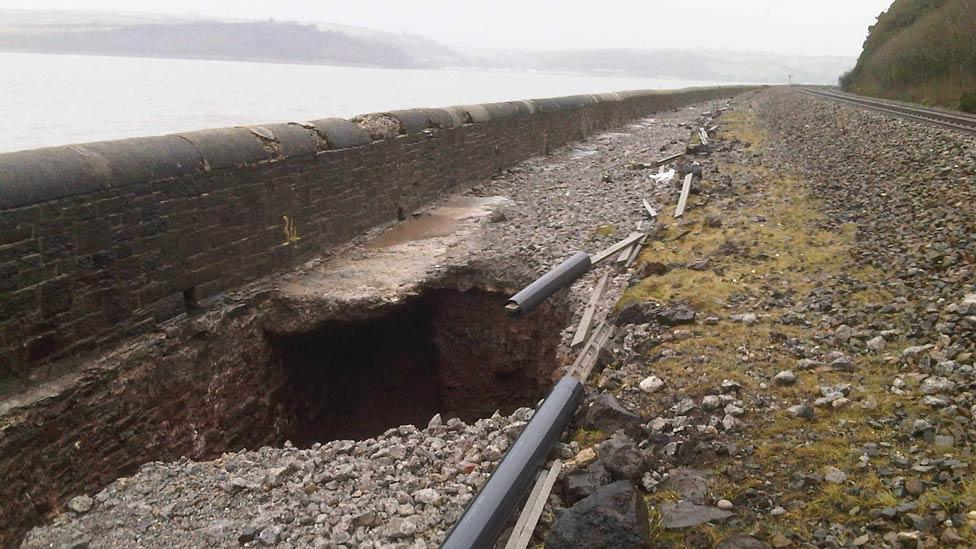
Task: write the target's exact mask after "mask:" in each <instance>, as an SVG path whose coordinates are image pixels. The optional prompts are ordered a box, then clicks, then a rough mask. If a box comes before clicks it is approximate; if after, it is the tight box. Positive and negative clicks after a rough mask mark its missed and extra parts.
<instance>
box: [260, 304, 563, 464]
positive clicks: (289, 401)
mask: <svg viewBox="0 0 976 549" xmlns="http://www.w3.org/2000/svg"><path fill="white" fill-rule="evenodd" d="M505 300H506V297H505V296H504V295H501V294H498V293H493V292H488V291H484V290H477V289H474V290H467V291H458V290H442V289H434V290H428V291H426V292H424V293H423V294H422V295H421V296H419V297H417V298H414V299H412V300H410V301H408V302H406V303H404V304H402V305H399V306H397V307H396V308H393V309H389V310H384V311H383V312H382V313H381V314H379V315H377V316H374V317H371V318H369V319H368V320H351V321H343V320H332V321H329V322H326V323H324V324H322V325H320V326H317V327H316V328H315V329H314V330H311V331H309V332H306V333H301V334H289V335H277V336H271V343H272V347H273V349H274V353H273V356H274V358H273V360H274V365H273V366H274V367H276V368H280V369H281V372H280V373H281V375H282V376H283V378H284V384H283V386H282V388H281V390H280V395H278V397H279V398H278V399H277V400H278V402H279V410H280V411H281V413H283V414H284V416H285V418H284V419H285V422H286V425H287V426H286V427H285V433H284V434H285V435H286V438H287V439H289V440H291V441H292V442H293V443H294V444H296V445H299V446H307V445H310V444H312V443H314V442H325V441H329V440H335V439H362V438H368V437H372V436H376V435H378V434H380V433H382V432H383V431H385V430H386V429H389V428H391V427H395V426H398V425H403V424H414V425H418V426H420V427H423V426H426V424H427V422H428V421H429V420H430V418H431V417H432V416H433V415H434V414H437V413H440V414H442V415H443V417H444V418H445V419H446V418H448V417H460V418H461V419H464V420H474V419H477V418H479V417H486V416H489V415H491V414H492V413H493V412H494V411H495V410H501V411H502V412H503V413H504V412H511V411H512V410H514V409H515V408H518V407H520V406H530V407H531V406H534V405H535V404H536V402H537V401H538V400H539V399H540V398H542V397H543V396H545V394H546V392H547V391H548V390H549V388H550V387H551V384H552V379H553V373H554V371H555V369H556V368H557V367H558V365H559V364H558V358H557V348H558V345H559V331H560V329H561V328H562V327H563V326H564V325H565V323H566V321H567V320H568V316H567V312H566V311H565V310H563V309H564V308H562V307H560V306H558V305H557V304H553V303H549V304H545V305H543V306H542V307H540V308H539V309H538V310H536V311H534V312H533V313H532V314H530V315H527V316H525V317H523V318H519V319H513V318H510V317H508V316H507V315H506V314H505V312H504V305H505Z"/></svg>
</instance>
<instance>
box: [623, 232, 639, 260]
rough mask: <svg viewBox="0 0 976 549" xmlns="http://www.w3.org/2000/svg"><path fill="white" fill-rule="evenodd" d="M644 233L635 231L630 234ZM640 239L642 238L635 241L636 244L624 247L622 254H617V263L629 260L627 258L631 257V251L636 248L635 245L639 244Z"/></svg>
mask: <svg viewBox="0 0 976 549" xmlns="http://www.w3.org/2000/svg"><path fill="white" fill-rule="evenodd" d="M643 234H644V233H637V232H633V233H630V236H634V235H643ZM628 238H630V237H628ZM639 241H640V240H639V239H638V240H637V241H635V242H634V245H633V246H629V247H627V248H624V249H622V250H620V255H618V256H617V263H624V262H626V261H627V258H628V257H630V251H631V250H632V249H633V248H634V246H636V245H637V242H639Z"/></svg>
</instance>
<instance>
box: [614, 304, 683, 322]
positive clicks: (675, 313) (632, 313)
mask: <svg viewBox="0 0 976 549" xmlns="http://www.w3.org/2000/svg"><path fill="white" fill-rule="evenodd" d="M696 315H697V313H696V312H695V310H694V309H692V308H691V307H688V306H687V305H680V304H677V305H666V306H662V305H658V304H657V303H653V302H650V301H638V302H634V303H630V304H628V305H627V306H625V307H624V308H623V309H621V310H620V312H619V313H617V317H616V319H615V320H614V323H615V324H617V325H618V326H624V325H627V324H651V323H657V324H660V325H662V326H678V325H681V324H691V323H693V322H694V321H695V317H696Z"/></svg>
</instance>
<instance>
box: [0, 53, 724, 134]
mask: <svg viewBox="0 0 976 549" xmlns="http://www.w3.org/2000/svg"><path fill="white" fill-rule="evenodd" d="M710 84H716V83H714V82H692V81H677V80H655V79H650V78H623V77H596V76H575V75H552V74H533V73H513V72H488V71H462V70H399V69H366V68H353V67H333V66H322V65H287V64H271V63H247V62H237V61H204V60H182V59H140V58H125V57H96V56H81V55H77V56H76V55H43V54H21V53H0V130H2V131H0V152H7V151H15V150H20V149H31V148H36V147H44V146H50V145H64V144H69V143H82V142H86V141H99V140H103V139H120V138H124V137H137V136H146V135H157V134H165V133H173V132H178V131H188V130H198V129H204V128H215V127H225V126H236V125H244V124H260V123H271V122H289V121H305V120H314V119H317V118H325V117H329V116H340V117H348V116H352V115H356V114H362V113H368V112H377V111H383V110H390V109H399V108H410V107H444V106H448V105H457V104H466V103H481V102H489V101H504V100H512V99H526V98H533V97H555V96H561V95H572V94H578V93H597V92H605V91H618V90H633V89H674V88H683V87H687V86H701V85H710Z"/></svg>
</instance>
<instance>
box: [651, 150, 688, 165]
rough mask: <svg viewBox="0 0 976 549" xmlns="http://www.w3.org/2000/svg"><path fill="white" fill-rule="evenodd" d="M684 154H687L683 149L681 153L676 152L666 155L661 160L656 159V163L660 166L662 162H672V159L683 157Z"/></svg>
mask: <svg viewBox="0 0 976 549" xmlns="http://www.w3.org/2000/svg"><path fill="white" fill-rule="evenodd" d="M684 155H685V151H681V152H679V153H674V154H672V155H671V156H666V157H664V158H662V159H660V160H655V161H654V163H655V164H657V165H658V166H660V165H662V164H667V163H668V162H671V161H672V160H677V159H679V158H681V157H682V156H684Z"/></svg>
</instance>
